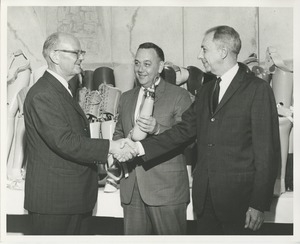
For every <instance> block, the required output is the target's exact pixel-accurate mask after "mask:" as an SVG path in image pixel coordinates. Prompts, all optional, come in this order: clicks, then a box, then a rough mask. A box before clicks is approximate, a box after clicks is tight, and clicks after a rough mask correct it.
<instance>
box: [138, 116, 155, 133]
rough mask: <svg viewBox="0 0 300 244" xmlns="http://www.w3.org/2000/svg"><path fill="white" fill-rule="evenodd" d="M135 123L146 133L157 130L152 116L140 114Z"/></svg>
mask: <svg viewBox="0 0 300 244" xmlns="http://www.w3.org/2000/svg"><path fill="white" fill-rule="evenodd" d="M137 124H138V126H139V127H140V130H141V131H144V132H146V133H148V134H154V133H156V132H157V130H158V124H157V121H156V119H155V118H154V117H153V116H150V117H143V116H140V117H139V118H138V119H137Z"/></svg>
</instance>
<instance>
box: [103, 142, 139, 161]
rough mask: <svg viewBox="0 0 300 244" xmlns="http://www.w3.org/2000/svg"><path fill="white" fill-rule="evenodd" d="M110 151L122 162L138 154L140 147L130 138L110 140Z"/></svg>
mask: <svg viewBox="0 0 300 244" xmlns="http://www.w3.org/2000/svg"><path fill="white" fill-rule="evenodd" d="M109 153H110V154H112V155H113V157H114V158H116V159H117V160H118V161H120V162H126V161H128V160H130V159H132V158H133V157H136V156H137V155H138V153H139V152H138V147H137V145H136V143H135V142H133V141H132V140H130V139H129V138H124V139H119V140H117V141H113V140H111V141H110V145H109Z"/></svg>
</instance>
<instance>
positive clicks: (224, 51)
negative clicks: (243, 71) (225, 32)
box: [220, 46, 228, 59]
mask: <svg viewBox="0 0 300 244" xmlns="http://www.w3.org/2000/svg"><path fill="white" fill-rule="evenodd" d="M220 55H221V58H222V59H225V58H226V57H227V55H228V48H227V47H225V46H224V47H222V48H220Z"/></svg>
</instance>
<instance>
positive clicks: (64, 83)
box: [47, 69, 72, 94]
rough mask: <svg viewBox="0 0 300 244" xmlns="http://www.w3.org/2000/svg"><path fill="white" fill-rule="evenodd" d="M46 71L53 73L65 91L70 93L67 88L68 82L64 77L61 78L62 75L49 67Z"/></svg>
mask: <svg viewBox="0 0 300 244" xmlns="http://www.w3.org/2000/svg"><path fill="white" fill-rule="evenodd" d="M47 71H48V72H49V73H50V74H51V75H53V76H54V77H55V78H56V79H57V80H58V81H59V82H60V83H61V84H62V85H63V86H64V87H65V88H66V89H67V91H68V92H69V93H70V94H72V93H71V91H70V89H69V83H68V82H67V81H66V79H65V78H63V77H62V76H60V75H59V74H57V73H55V72H54V71H52V70H50V69H47Z"/></svg>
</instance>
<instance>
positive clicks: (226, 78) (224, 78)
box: [221, 63, 239, 83]
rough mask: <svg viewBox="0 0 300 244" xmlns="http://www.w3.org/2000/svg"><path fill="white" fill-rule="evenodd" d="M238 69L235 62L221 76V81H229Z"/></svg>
mask: <svg viewBox="0 0 300 244" xmlns="http://www.w3.org/2000/svg"><path fill="white" fill-rule="evenodd" d="M238 69H239V65H238V64H237V63H236V64H235V65H234V66H233V67H232V68H231V69H229V70H228V71H227V72H226V73H225V74H223V75H222V76H221V79H222V82H223V81H227V82H231V81H232V80H233V77H234V76H235V75H236V73H237V72H238ZM222 82H221V83H222Z"/></svg>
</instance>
